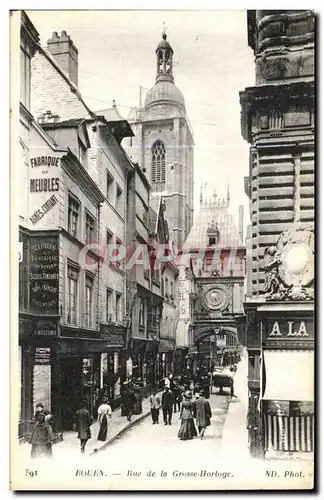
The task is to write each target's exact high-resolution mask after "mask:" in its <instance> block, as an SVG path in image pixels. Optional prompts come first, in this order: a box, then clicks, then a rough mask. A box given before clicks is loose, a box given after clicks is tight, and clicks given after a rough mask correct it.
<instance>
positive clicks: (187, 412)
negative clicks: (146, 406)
mask: <svg viewBox="0 0 324 500" xmlns="http://www.w3.org/2000/svg"><path fill="white" fill-rule="evenodd" d="M171 387H173V391H172V390H171ZM150 405H151V416H152V424H153V425H155V424H158V423H159V414H160V409H161V408H162V415H163V422H164V425H171V422H172V414H173V410H174V412H176V409H177V408H178V409H179V411H180V416H179V419H180V420H181V425H180V429H179V432H178V438H179V439H181V440H187V439H193V438H194V437H196V436H197V435H199V437H200V438H201V439H203V437H204V434H205V431H206V428H207V427H208V426H210V419H211V416H212V413H211V408H210V404H209V402H208V400H207V399H206V398H205V397H204V390H203V389H202V390H200V392H199V393H198V394H196V395H195V399H193V394H192V392H191V391H190V390H185V391H183V390H182V391H181V387H180V386H179V385H177V384H174V385H173V384H172V383H171V380H170V378H168V379H166V383H165V387H164V390H163V393H162V397H161V399H160V397H159V396H158V395H157V393H156V390H155V389H154V390H153V391H152V394H151V396H150ZM194 419H196V425H197V428H198V432H197V429H196V426H195V422H194Z"/></svg>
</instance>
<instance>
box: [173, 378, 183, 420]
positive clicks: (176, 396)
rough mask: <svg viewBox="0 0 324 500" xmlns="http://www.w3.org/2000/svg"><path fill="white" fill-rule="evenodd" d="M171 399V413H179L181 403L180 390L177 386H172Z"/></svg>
mask: <svg viewBox="0 0 324 500" xmlns="http://www.w3.org/2000/svg"><path fill="white" fill-rule="evenodd" d="M173 399H174V405H173V411H174V413H176V412H177V411H180V408H181V401H182V396H181V389H180V386H179V385H178V384H176V385H175V386H174V389H173Z"/></svg>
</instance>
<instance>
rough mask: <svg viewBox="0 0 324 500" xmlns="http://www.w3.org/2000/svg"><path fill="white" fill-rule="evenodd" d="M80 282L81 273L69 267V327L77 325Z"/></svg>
mask: <svg viewBox="0 0 324 500" xmlns="http://www.w3.org/2000/svg"><path fill="white" fill-rule="evenodd" d="M78 280H79V272H78V271H77V270H76V269H75V268H74V267H70V266H69V267H68V296H67V300H68V304H67V323H68V324H69V325H76V324H77V298H78Z"/></svg>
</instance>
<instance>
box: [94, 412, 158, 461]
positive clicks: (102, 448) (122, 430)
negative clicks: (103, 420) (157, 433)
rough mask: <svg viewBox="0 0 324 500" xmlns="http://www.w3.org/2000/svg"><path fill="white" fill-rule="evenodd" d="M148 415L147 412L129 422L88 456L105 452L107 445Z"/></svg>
mask: <svg viewBox="0 0 324 500" xmlns="http://www.w3.org/2000/svg"><path fill="white" fill-rule="evenodd" d="M150 414H151V412H150V411H147V412H146V413H143V414H142V415H141V416H140V417H138V418H137V419H136V420H133V422H129V423H128V424H127V425H126V426H125V427H123V428H122V429H121V430H120V431H119V432H117V434H115V436H113V437H112V438H110V439H109V440H108V441H106V442H105V443H104V444H103V445H102V446H100V448H96V449H94V450H93V451H92V452H91V453H89V456H92V455H96V454H97V453H99V452H100V451H103V450H105V449H106V448H107V447H108V446H109V445H111V444H112V443H113V442H114V441H116V439H118V438H119V437H120V436H122V435H123V434H124V433H125V432H127V431H128V430H129V429H131V428H132V427H134V426H135V425H136V424H138V423H139V422H141V421H142V420H144V419H145V418H146V417H148V416H149V415H150Z"/></svg>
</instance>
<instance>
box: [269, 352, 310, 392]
mask: <svg viewBox="0 0 324 500" xmlns="http://www.w3.org/2000/svg"><path fill="white" fill-rule="evenodd" d="M263 356H264V365H265V374H266V384H265V392H264V396H263V399H267V400H273V401H276V400H279V401H314V351H310V350H303V351H298V350H294V351H293V350H285V351H281V350H264V351H263Z"/></svg>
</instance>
